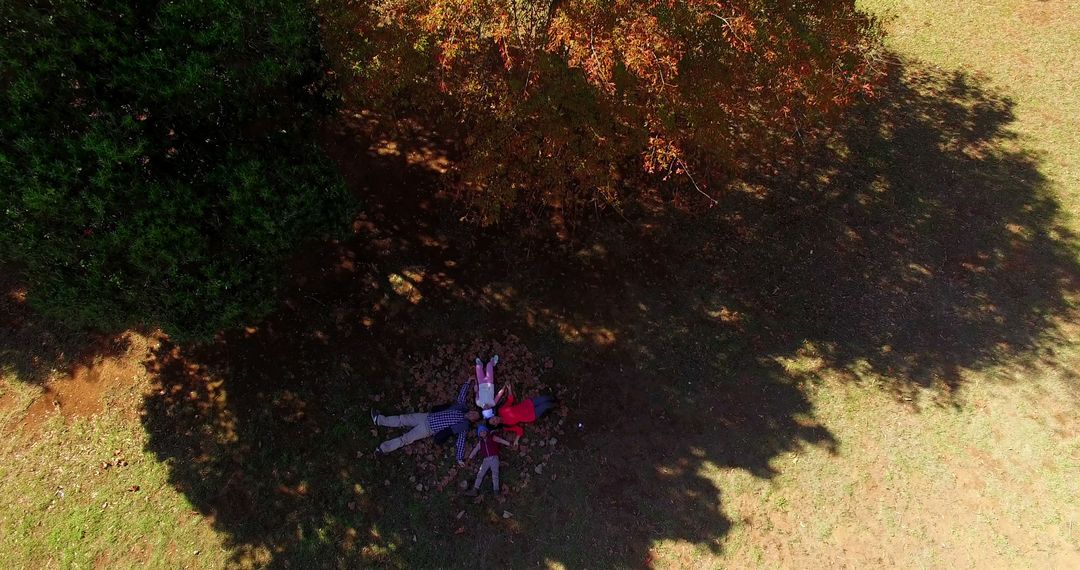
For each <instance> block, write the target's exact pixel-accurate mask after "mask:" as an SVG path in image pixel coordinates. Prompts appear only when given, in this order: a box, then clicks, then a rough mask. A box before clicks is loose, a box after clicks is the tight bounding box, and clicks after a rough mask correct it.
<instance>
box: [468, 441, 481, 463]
mask: <svg viewBox="0 0 1080 570" xmlns="http://www.w3.org/2000/svg"><path fill="white" fill-rule="evenodd" d="M479 451H480V444H479V443H478V444H476V447H474V448H472V453H470V454H469V460H472V458H473V457H476V454H477V453H478V452H479Z"/></svg>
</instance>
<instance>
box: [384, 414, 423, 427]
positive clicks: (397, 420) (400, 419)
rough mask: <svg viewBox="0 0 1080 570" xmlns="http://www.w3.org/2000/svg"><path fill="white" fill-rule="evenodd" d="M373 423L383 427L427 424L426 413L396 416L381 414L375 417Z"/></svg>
mask: <svg viewBox="0 0 1080 570" xmlns="http://www.w3.org/2000/svg"><path fill="white" fill-rule="evenodd" d="M375 423H376V424H377V425H380V426H383V427H416V426H418V425H420V424H427V414H426V413H422V412H420V413H415V414H401V415H398V416H382V415H380V416H379V417H377V418H375Z"/></svg>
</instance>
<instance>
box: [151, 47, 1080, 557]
mask: <svg viewBox="0 0 1080 570" xmlns="http://www.w3.org/2000/svg"><path fill="white" fill-rule="evenodd" d="M1012 107H1013V104H1012V102H1011V101H1009V100H1008V99H1007V98H1005V97H1002V96H1000V95H998V94H996V93H994V92H992V91H989V90H988V89H986V88H985V87H983V86H982V85H980V84H979V83H978V82H977V81H975V80H973V79H972V78H971V77H969V76H966V75H964V74H961V73H945V72H940V71H929V70H927V69H924V68H923V67H921V66H919V65H908V66H900V68H899V69H897V70H896V74H895V80H894V82H893V84H892V85H891V87H890V89H889V91H888V94H887V95H886V96H885V97H883V98H882V99H881V100H880V101H877V102H875V103H873V104H869V105H867V106H865V107H864V108H862V109H860V110H859V111H858V112H857V113H856V114H855V115H854V116H852V117H851V118H850V120H849V121H848V122H847V123H846V124H845V125H844V126H842V127H840V128H837V130H836V132H834V133H832V135H831V136H829V137H825V140H824V142H822V143H821V144H820V145H817V146H814V147H813V148H808V149H806V154H805V155H803V156H801V157H799V158H798V159H789V160H786V161H777V162H773V163H769V164H764V165H762V167H761V169H760V173H759V174H757V175H755V176H754V177H752V178H751V179H749V180H747V181H746V182H745V184H742V185H740V186H739V187H737V188H735V189H733V190H731V191H730V192H729V193H728V194H726V195H725V197H724V204H723V207H722V208H718V209H717V213H716V214H710V215H706V216H700V215H699V216H685V215H683V214H681V213H679V212H677V211H668V212H664V213H660V214H656V215H654V216H650V217H648V218H646V219H641V220H638V222H637V223H635V224H633V225H631V224H626V223H624V221H622V220H619V221H614V222H605V223H597V224H596V225H595V231H594V233H593V234H591V235H589V236H582V237H581V239H580V241H579V243H578V244H576V245H575V246H573V247H570V246H567V245H566V244H550V243H545V242H542V241H536V240H522V239H511V238H510V237H508V234H507V233H506V232H503V231H502V230H499V229H497V228H496V229H486V230H470V229H468V228H464V227H461V226H460V225H458V224H456V223H455V220H456V213H455V212H454V211H453V208H452V207H451V206H450V205H448V204H446V203H443V202H441V201H439V199H437V198H433V197H430V196H427V197H424V196H418V195H417V192H416V190H415V189H416V188H418V187H424V188H427V187H430V186H431V185H433V181H432V176H434V175H433V174H431V172H432V170H431V169H428V170H425V168H424V167H423V165H422V164H419V162H422V161H419V162H418V161H417V160H414V158H415V157H417V156H420V157H425V156H428V157H430V156H431V154H432V152H433V151H432V145H433V144H434V143H431V142H430V141H425V140H420V139H417V138H412V139H407V140H400V141H395V144H394V147H393V152H372V151H370V149H369V147H370V146H371V144H372V143H371V139H370V137H369V136H368V134H367V133H366V132H365V130H364V129H363V128H361V125H359V124H357V121H358V120H359V119H357V118H356V117H357V116H354V115H351V114H345V115H343V117H342V122H341V124H339V125H333V126H332V128H331V131H332V132H331V133H330V134H328V137H327V146H328V148H329V149H330V151H331V154H332V155H334V156H335V158H336V160H337V161H338V163H339V164H340V165H341V166H342V168H343V170H344V171H345V172H346V175H347V178H348V179H349V180H350V181H351V183H352V184H353V187H354V189H355V190H356V191H357V192H358V193H359V194H361V195H362V196H363V198H364V200H365V201H366V203H367V205H368V206H367V208H366V210H365V213H364V214H362V215H361V216H360V218H358V219H357V220H356V222H355V223H354V230H355V237H354V238H353V239H351V240H348V241H344V242H336V243H332V244H327V245H325V246H324V247H322V248H321V249H319V250H317V251H313V252H310V254H308V255H305V256H304V257H303V258H302V259H300V260H298V262H297V266H296V267H294V268H292V269H293V272H294V274H295V275H296V277H295V278H294V281H293V285H294V287H293V289H292V290H291V292H290V293H289V294H288V296H287V299H286V301H285V302H284V303H283V304H282V306H281V307H280V309H279V310H278V311H277V312H276V313H275V314H274V315H273V316H272V317H271V318H269V319H267V320H266V321H265V322H262V323H258V324H253V325H252V326H250V327H247V328H244V329H241V330H236V331H230V332H226V333H223V334H222V335H221V336H220V337H219V339H218V340H217V341H216V342H214V343H210V344H207V345H202V346H176V345H172V344H169V343H165V344H163V345H162V347H161V348H160V349H158V350H157V351H156V352H155V353H154V354H153V355H152V357H151V359H150V361H149V362H148V363H147V364H148V367H149V368H150V369H151V370H152V371H153V372H156V377H157V380H156V382H157V384H158V386H157V390H156V391H155V392H153V393H151V394H149V395H148V397H147V399H146V409H147V412H148V413H147V414H146V416H145V422H146V428H147V430H148V431H149V432H150V434H151V442H150V444H149V445H150V449H151V450H152V451H154V452H155V453H156V454H157V455H158V456H159V457H160V458H161V460H162V461H164V462H166V463H167V464H168V465H169V466H170V469H171V479H172V482H173V484H174V485H175V486H176V487H177V488H178V489H180V490H182V491H183V492H184V493H186V494H187V496H188V497H189V498H190V500H191V502H192V504H193V505H194V506H195V507H196V508H197V509H198V510H199V511H200V512H202V513H204V514H206V515H208V516H210V517H212V519H213V521H214V524H215V526H216V528H218V529H219V530H220V531H221V532H222V533H224V534H225V535H226V536H227V537H228V541H229V544H230V545H231V546H232V547H234V548H235V559H234V562H235V563H236V564H238V565H273V566H279V567H325V566H339V567H352V566H355V565H356V564H358V563H362V564H375V563H382V564H388V565H394V566H439V567H457V566H466V565H468V566H481V567H489V566H490V567H494V566H503V565H506V564H513V565H515V566H525V565H528V566H535V565H542V564H545V563H547V562H560V563H563V564H566V565H568V566H570V567H595V566H599V567H608V566H620V567H622V566H638V565H645V564H648V561H649V559H650V558H649V557H650V549H651V548H652V547H653V546H654V545H655V543H656V542H657V541H660V540H678V541H684V542H688V543H691V544H694V545H700V546H702V547H705V548H709V549H712V550H714V551H721V550H722V548H723V543H724V537H725V534H726V533H727V531H728V529H729V528H730V526H731V525H732V524H733V521H731V520H729V519H728V517H727V516H726V515H725V514H724V511H723V510H722V509H721V505H722V504H723V503H722V501H723V497H722V494H723V492H724V490H723V489H721V488H719V487H718V486H717V484H716V483H715V482H714V480H713V479H710V478H709V476H708V473H707V470H708V469H709V468H729V469H730V468H734V469H741V470H745V471H746V472H749V473H751V474H753V475H754V476H756V477H760V478H770V477H773V476H775V475H776V473H777V472H776V467H775V466H774V462H773V460H774V459H776V458H777V457H778V456H779V455H781V454H784V453H787V452H790V451H796V450H799V449H801V448H804V447H806V446H818V447H821V448H823V449H826V450H828V451H829V452H832V453H842V452H843V451H844V449H843V442H841V441H837V440H836V439H835V438H834V437H833V436H832V435H831V434H830V432H829V430H828V427H827V426H823V425H821V424H820V423H818V422H816V421H815V420H814V418H813V415H814V410H813V406H812V405H811V403H810V401H809V399H808V396H807V394H806V383H807V382H808V381H813V380H814V378H815V377H817V376H821V375H825V374H836V375H839V376H841V377H850V378H853V379H855V380H857V381H860V382H861V381H865V380H871V381H872V382H873V383H874V384H875V385H877V386H878V387H880V388H881V389H885V390H889V391H892V392H895V393H896V394H897V395H898V396H906V395H908V394H910V393H911V392H913V391H915V390H918V389H920V388H934V389H936V390H937V392H938V393H939V394H941V395H942V399H943V401H946V402H947V401H949V399H950V398H953V397H954V394H955V392H956V390H958V389H959V388H961V387H962V385H963V382H964V381H965V371H968V370H974V371H978V370H981V369H984V368H986V367H988V366H992V365H993V364H994V363H996V362H999V361H1002V360H1003V359H1006V358H1009V357H1013V356H1016V355H1019V354H1022V353H1026V352H1032V351H1036V350H1037V349H1038V348H1039V347H1040V346H1042V345H1043V344H1044V343H1045V342H1049V341H1052V338H1053V337H1054V335H1055V334H1056V332H1055V330H1056V329H1055V326H1054V319H1055V317H1056V316H1058V315H1061V314H1062V313H1064V312H1066V311H1068V310H1069V309H1070V306H1071V305H1070V299H1071V298H1073V297H1074V295H1075V293H1076V292H1077V285H1078V281H1077V276H1078V271H1077V269H1078V268H1077V264H1076V257H1075V249H1073V242H1074V238H1073V236H1072V235H1071V234H1070V233H1069V232H1068V231H1067V230H1066V229H1065V228H1063V227H1061V226H1060V225H1059V223H1058V214H1059V212H1058V208H1059V207H1058V205H1057V203H1056V202H1055V200H1054V198H1053V196H1052V194H1051V193H1050V191H1049V190H1048V189H1047V188H1046V185H1047V183H1046V181H1045V179H1044V178H1043V177H1042V175H1040V173H1039V170H1038V160H1037V158H1036V157H1034V156H1031V155H1030V154H1029V153H1027V152H1025V151H1024V150H1023V144H1022V141H1020V140H1017V138H1016V136H1015V135H1014V134H1012V132H1011V131H1010V130H1009V123H1010V122H1012V120H1013V114H1012V113H1013V111H1012ZM501 330H508V331H511V332H513V333H514V334H517V335H518V336H520V337H521V338H523V339H524V340H525V341H526V342H528V343H530V345H531V346H532V347H535V348H534V352H540V353H544V354H547V355H549V356H550V357H552V358H553V359H554V361H555V367H554V369H553V370H552V372H551V374H552V375H553V376H554V377H555V378H554V380H557V381H560V382H562V383H565V384H573V385H574V386H576V392H575V394H574V395H573V396H572V397H571V398H570V401H569V402H567V403H568V405H569V407H570V409H571V415H570V417H569V421H571V422H572V425H575V426H576V425H577V424H580V426H581V427H580V428H576V431H574V433H572V434H569V435H568V436H567V437H566V438H565V440H564V441H562V442H561V443H560V445H562V446H564V453H563V455H562V456H561V459H560V460H559V461H558V462H557V464H556V465H553V466H552V475H557V477H552V478H551V480H550V481H547V480H545V481H544V482H543V483H542V484H540V485H537V486H535V488H534V489H533V490H531V491H530V493H528V494H523V495H515V494H512V495H511V499H510V501H509V502H508V503H507V505H506V506H505V508H507V509H508V510H511V511H512V512H513V513H514V516H513V517H512V518H511V519H504V518H502V517H501V516H499V513H500V512H501V510H502V509H503V508H504V507H503V506H498V507H491V506H490V505H486V506H482V507H475V506H472V505H466V504H463V503H460V502H459V500H458V499H457V498H455V497H452V496H449V495H440V496H436V497H434V498H433V499H432V500H431V501H429V502H426V503H424V502H421V501H419V500H417V499H416V498H415V497H413V496H412V495H411V494H410V492H409V489H410V487H411V485H410V482H409V480H408V477H409V473H408V470H407V469H408V468H407V466H406V464H405V462H404V460H403V459H402V458H400V457H396V456H391V457H388V458H386V459H384V460H381V461H378V462H376V461H374V460H373V459H372V457H371V455H370V453H369V452H370V450H371V449H372V448H373V447H374V445H375V443H376V442H377V441H378V439H377V437H376V434H373V433H371V430H370V425H369V424H368V421H369V420H368V419H367V415H366V414H367V410H368V409H369V408H370V407H371V406H372V405H373V400H374V397H375V396H376V395H379V396H382V397H383V398H384V399H383V400H382V403H381V404H380V406H382V407H385V408H388V409H389V408H393V402H394V398H395V395H400V394H402V393H403V392H405V391H407V390H408V389H409V387H408V385H407V384H405V382H406V379H407V378H408V376H407V374H406V373H405V372H406V369H407V367H408V362H409V360H408V359H409V357H410V355H423V354H425V353H426V351H429V350H432V349H433V347H435V346H437V345H439V344H440V343H444V342H448V341H450V340H456V339H460V338H462V337H479V336H484V335H492V334H495V331H501ZM471 356H472V355H462V365H463V366H467V363H468V359H469V358H470V357H471ZM800 358H801V359H805V360H806V361H807V362H810V363H811V364H810V365H807V366H803V367H801V368H799V369H798V370H793V369H792V368H791V367H790V366H787V364H786V363H788V362H790V361H792V360H793V359H800ZM807 370H809V372H807ZM868 389H870V388H868ZM379 435H381V434H379ZM446 460H447V461H450V459H449V457H447V459H446ZM506 478H507V479H508V481H509V483H510V485H511V488H512V489H513V488H514V474H513V473H508V474H507V475H506ZM463 510H464V511H467V516H466V518H465V519H463V520H464V521H465V523H462V522H461V520H459V519H457V518H456V516H455V514H456V513H458V512H459V511H463ZM459 529H463V530H460V532H459Z"/></svg>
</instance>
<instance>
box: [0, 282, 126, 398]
mask: <svg viewBox="0 0 1080 570" xmlns="http://www.w3.org/2000/svg"><path fill="white" fill-rule="evenodd" d="M26 291H27V286H26V284H25V283H24V282H23V281H22V280H21V279H20V277H19V270H18V268H16V267H13V266H10V265H0V373H8V374H12V375H14V377H15V378H16V379H18V380H19V381H21V382H27V383H32V384H44V383H45V382H47V381H48V380H49V379H50V378H53V377H54V376H56V375H57V374H66V373H70V372H71V371H73V370H76V369H77V368H79V367H89V366H90V365H92V363H93V362H94V361H95V360H97V359H99V358H105V357H109V356H117V355H120V354H123V353H124V352H125V351H126V350H127V349H128V346H129V342H128V337H127V336H125V335H123V334H106V333H99V332H87V331H83V330H78V329H73V328H71V327H68V326H66V325H65V324H64V323H61V322H57V321H56V320H54V319H50V318H47V317H44V316H42V315H41V314H40V313H38V312H37V311H35V310H33V309H32V308H31V307H30V306H29V304H28V303H27V300H26Z"/></svg>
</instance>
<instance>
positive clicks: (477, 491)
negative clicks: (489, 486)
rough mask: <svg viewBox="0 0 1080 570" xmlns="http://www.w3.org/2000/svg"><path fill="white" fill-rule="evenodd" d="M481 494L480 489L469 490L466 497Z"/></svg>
mask: <svg viewBox="0 0 1080 570" xmlns="http://www.w3.org/2000/svg"><path fill="white" fill-rule="evenodd" d="M479 494H480V489H476V488H473V489H469V490H468V491H465V496H466V497H475V496H477V495H479Z"/></svg>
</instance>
